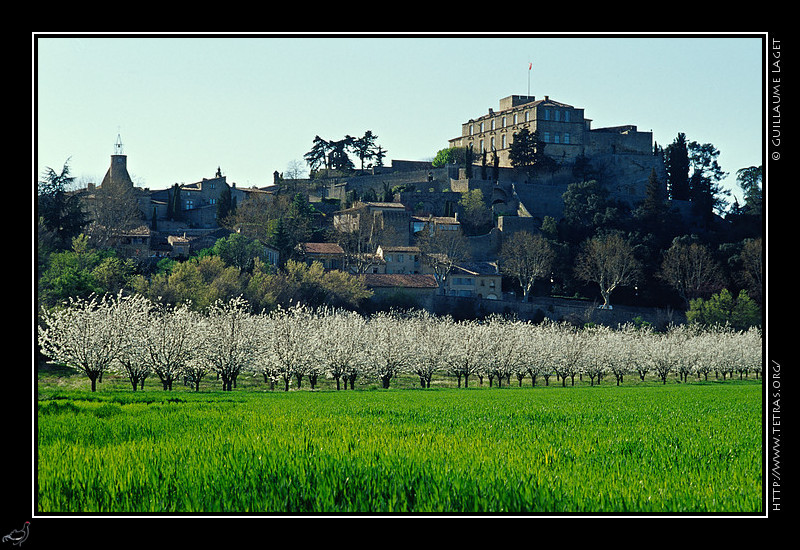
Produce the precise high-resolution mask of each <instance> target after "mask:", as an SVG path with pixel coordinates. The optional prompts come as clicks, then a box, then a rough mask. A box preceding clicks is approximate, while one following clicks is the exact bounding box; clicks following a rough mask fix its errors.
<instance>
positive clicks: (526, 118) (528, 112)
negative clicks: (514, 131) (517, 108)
mask: <svg viewBox="0 0 800 550" xmlns="http://www.w3.org/2000/svg"><path fill="white" fill-rule="evenodd" d="M530 119H531V112H530V111H525V122H528V121H529V120H530Z"/></svg>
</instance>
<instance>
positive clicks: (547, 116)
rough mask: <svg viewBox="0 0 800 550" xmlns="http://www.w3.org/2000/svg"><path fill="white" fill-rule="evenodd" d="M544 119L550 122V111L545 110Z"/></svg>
mask: <svg viewBox="0 0 800 550" xmlns="http://www.w3.org/2000/svg"><path fill="white" fill-rule="evenodd" d="M544 119H545V120H550V109H545V110H544Z"/></svg>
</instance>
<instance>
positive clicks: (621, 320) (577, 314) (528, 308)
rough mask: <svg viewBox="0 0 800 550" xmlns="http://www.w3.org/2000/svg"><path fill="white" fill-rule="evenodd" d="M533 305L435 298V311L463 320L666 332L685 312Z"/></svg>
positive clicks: (538, 300)
mask: <svg viewBox="0 0 800 550" xmlns="http://www.w3.org/2000/svg"><path fill="white" fill-rule="evenodd" d="M531 300H532V301H531V302H521V301H519V300H513V299H511V300H509V299H505V300H476V299H474V298H459V297H455V296H436V297H435V298H434V310H433V311H434V312H436V313H438V314H448V313H449V314H452V315H454V316H456V315H457V316H461V317H483V316H487V315H491V314H499V315H516V316H517V317H518V318H519V319H521V320H526V321H533V322H540V321H542V320H544V319H551V320H553V321H567V322H571V323H573V324H576V325H584V324H586V323H596V324H600V325H606V326H611V327H616V326H618V325H621V324H625V323H633V322H634V320H641V321H644V322H647V323H650V324H651V325H653V327H655V328H657V329H659V330H660V329H663V328H664V327H666V326H668V325H669V324H670V323H672V324H683V323H685V322H686V316H685V315H684V313H683V312H681V311H677V310H673V309H668V308H647V307H632V306H622V305H620V306H612V307H613V309H599V308H598V306H599V305H600V304H599V303H595V302H589V301H588V300H567V299H563V298H551V297H533V298H531Z"/></svg>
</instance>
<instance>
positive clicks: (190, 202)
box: [186, 199, 194, 210]
mask: <svg viewBox="0 0 800 550" xmlns="http://www.w3.org/2000/svg"><path fill="white" fill-rule="evenodd" d="M193 208H194V201H193V200H190V199H187V200H186V210H192V209H193Z"/></svg>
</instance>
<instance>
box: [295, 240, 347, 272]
mask: <svg viewBox="0 0 800 550" xmlns="http://www.w3.org/2000/svg"><path fill="white" fill-rule="evenodd" d="M296 248H297V251H298V252H299V253H300V254H301V256H302V258H303V260H304V261H305V262H306V263H307V264H308V265H311V264H312V263H314V262H319V263H321V264H322V267H323V268H325V269H340V270H343V269H345V254H344V250H343V249H342V247H341V246H339V245H338V244H336V243H300V244H298V245H297V247H296Z"/></svg>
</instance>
